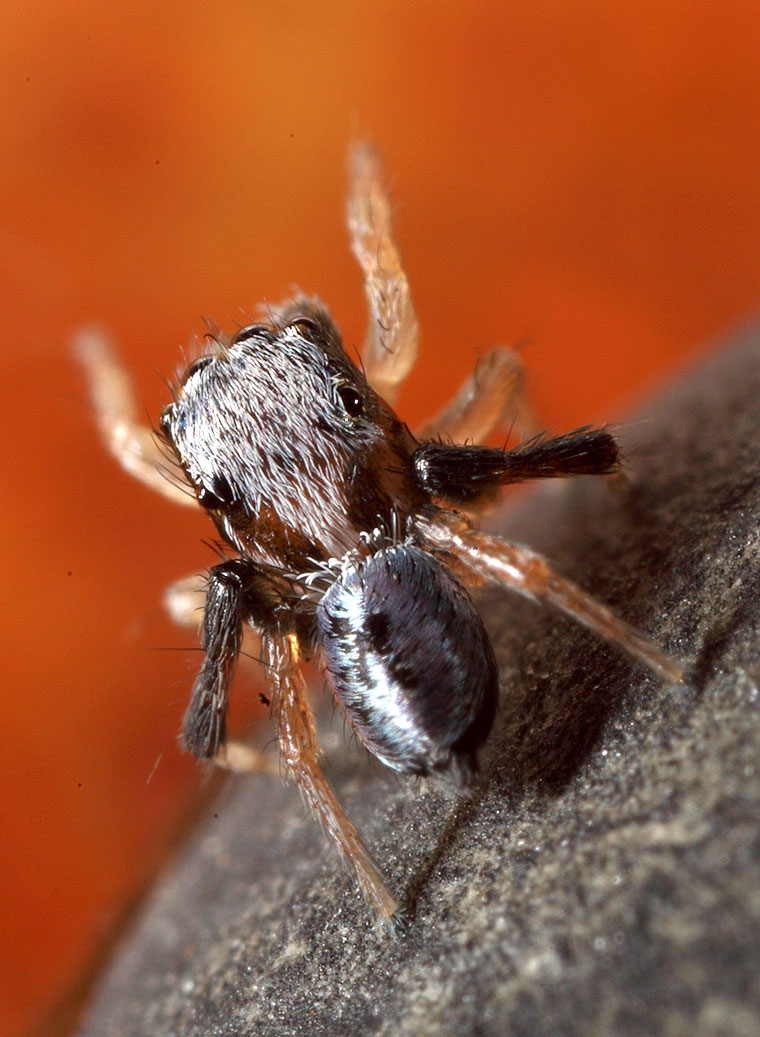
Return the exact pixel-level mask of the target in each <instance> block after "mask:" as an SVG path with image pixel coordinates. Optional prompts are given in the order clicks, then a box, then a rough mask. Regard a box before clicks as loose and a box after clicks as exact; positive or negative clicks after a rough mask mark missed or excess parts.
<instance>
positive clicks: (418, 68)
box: [0, 0, 760, 1034]
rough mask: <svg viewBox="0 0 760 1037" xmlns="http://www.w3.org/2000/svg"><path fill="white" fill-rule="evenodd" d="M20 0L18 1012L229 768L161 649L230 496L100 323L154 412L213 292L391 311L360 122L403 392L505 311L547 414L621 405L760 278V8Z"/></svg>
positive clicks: (2, 203)
mask: <svg viewBox="0 0 760 1037" xmlns="http://www.w3.org/2000/svg"><path fill="white" fill-rule="evenodd" d="M3 14H4V17H3V33H2V39H1V40H0V55H1V61H0V75H1V76H2V91H0V112H1V113H2V114H1V120H2V122H1V125H2V145H1V146H0V175H1V177H2V184H3V190H2V194H1V195H0V209H1V212H2V219H1V223H0V228H1V231H2V233H1V236H0V271H1V272H2V280H3V283H4V285H5V289H4V291H3V297H4V299H5V303H4V304H3V307H4V312H5V318H4V326H5V337H6V347H5V360H4V361H3V374H2V383H1V385H2V390H3V398H2V411H3V425H4V427H5V433H4V435H3V436H2V440H0V451H2V456H1V458H0V461H1V463H2V471H4V472H5V474H6V481H5V487H6V488H5V491H4V493H3V499H2V505H1V506H0V521H1V522H2V536H1V539H0V543H2V550H3V553H4V557H3V560H2V565H3V573H4V579H3V581H2V582H3V595H2V610H3V616H2V623H3V630H4V639H5V640H4V648H3V652H2V670H3V672H2V684H1V685H0V687H1V688H2V696H3V698H2V710H1V712H0V717H2V720H1V721H0V723H2V727H3V731H2V745H3V750H2V755H1V756H0V787H2V789H3V804H4V806H3V814H4V818H3V831H4V833H5V840H6V847H5V849H4V851H3V855H2V859H3V865H2V867H3V872H4V874H3V881H2V884H1V885H0V889H2V894H0V895H2V897H3V903H2V905H0V919H2V921H1V922H0V925H1V926H2V952H1V956H0V1032H1V1033H4V1034H14V1033H22V1032H25V1031H26V1030H27V1029H28V1028H29V1027H31V1026H32V1025H33V1024H35V1023H39V1021H40V1020H41V1019H43V1018H44V1017H46V1013H49V1011H50V1008H51V1005H52V1004H53V1003H54V1002H55V1001H56V1000H57V999H58V998H59V997H60V996H61V995H62V993H63V992H64V991H65V990H66V989H67V987H68V986H69V985H70V984H71V983H72V981H73V980H75V978H76V977H77V976H78V975H80V974H81V972H82V970H83V969H84V968H85V966H86V964H87V962H88V961H90V960H91V959H92V956H93V954H94V953H95V952H96V950H97V948H98V946H100V944H101V943H102V941H103V940H104V939H105V938H106V937H107V935H108V932H109V927H110V926H111V925H112V924H113V921H114V919H115V918H116V917H117V916H118V912H119V906H120V905H122V904H123V903H124V901H125V898H126V897H127V895H128V894H129V892H130V891H131V890H133V889H134V888H135V886H136V884H137V883H138V881H139V880H140V879H141V878H142V877H143V876H144V875H145V874H146V873H147V872H148V871H149V870H150V869H151V868H152V867H153V866H154V864H155V862H156V861H157V860H159V859H160V857H161V854H162V852H163V848H164V847H165V846H166V845H167V842H168V839H169V834H168V833H171V832H172V831H173V830H174V826H176V819H177V817H178V816H179V814H180V812H181V810H182V808H183V807H184V806H186V805H187V804H188V803H189V802H190V801H192V799H193V797H194V796H195V795H196V791H197V787H198V784H199V780H200V779H199V773H198V770H197V768H196V767H195V765H194V764H193V763H192V762H191V761H189V760H187V759H185V758H183V757H182V755H181V754H180V752H179V751H178V749H177V747H176V742H175V737H176V733H177V730H178V726H179V722H180V718H181V715H182V712H183V709H184V703H185V699H186V696H187V691H188V687H189V684H190V682H191V679H192V674H193V671H194V669H195V667H196V666H197V662H198V656H197V653H195V652H193V651H191V650H187V651H180V652H174V651H162V650H161V649H164V648H173V647H182V646H186V647H187V648H188V649H189V648H190V646H192V645H193V644H194V643H195V638H194V635H193V634H192V633H187V632H178V631H176V630H174V629H172V627H171V626H170V625H169V623H168V622H167V621H166V620H165V619H164V618H163V616H162V614H161V606H160V601H161V593H162V589H163V587H164V586H165V585H166V584H167V583H168V582H170V581H171V580H173V579H175V578H177V577H179V576H182V575H184V574H186V573H189V572H192V571H194V570H197V569H199V568H202V567H204V566H205V565H207V564H209V563H210V562H211V561H212V555H211V553H210V551H209V550H208V548H207V547H204V546H203V545H202V544H201V542H200V541H201V539H202V538H203V537H209V536H210V535H211V529H210V526H208V525H207V524H206V523H205V522H204V521H203V519H202V517H201V516H197V517H194V516H193V515H192V514H191V513H189V512H186V511H185V512H183V511H181V510H178V509H172V506H171V505H170V504H168V503H166V502H164V501H162V500H160V499H158V498H157V497H154V496H152V495H151V494H150V492H149V491H147V490H146V489H144V488H143V487H141V486H139V485H137V484H135V483H133V482H131V481H130V480H129V478H128V477H127V476H125V475H123V474H122V473H121V472H120V471H119V470H118V469H117V467H116V466H115V464H114V463H113V462H112V461H111V460H110V459H109V458H108V457H107V456H106V455H105V453H104V451H103V449H102V448H101V446H100V443H99V442H98V440H97V436H96V434H95V431H94V428H93V424H92V420H91V415H90V413H89V408H88V403H87V399H86V392H85V389H84V385H83V381H82V378H81V377H80V374H79V372H78V371H77V370H76V369H75V368H74V366H73V364H72V361H71V357H70V337H71V334H72V332H73V330H74V329H75V328H76V327H77V326H78V325H80V324H82V323H86V322H92V321H99V322H102V323H103V324H104V325H106V326H107V327H108V328H109V329H110V330H111V331H112V332H113V334H114V336H115V337H116V339H117V341H118V342H119V343H120V344H121V347H122V350H123V353H124V356H125V358H126V361H127V363H128V366H129V368H130V370H131V371H132V372H133V373H134V375H135V378H136V381H137V385H138V391H139V395H140V398H141V400H143V401H144V403H145V408H146V413H147V414H148V415H150V416H152V417H153V418H155V416H156V415H157V414H158V412H159V409H160V407H161V405H162V403H163V402H165V401H166V398H167V394H166V390H165V389H164V387H163V384H162V381H161V377H159V375H171V374H172V373H173V372H174V370H175V368H176V366H177V364H178V363H179V362H180V359H181V350H182V347H183V346H184V345H185V343H187V342H188V341H189V338H190V335H191V333H195V332H199V331H201V332H202V330H203V326H202V324H201V321H200V318H201V316H203V315H208V316H211V317H213V318H215V319H216V320H217V321H218V322H219V323H220V324H221V325H222V326H223V327H227V328H231V327H235V326H236V325H237V324H238V323H239V321H240V320H242V319H243V316H244V313H246V312H247V313H250V312H251V310H252V308H253V307H254V305H255V304H257V303H258V302H260V301H262V300H267V299H268V300H274V301H277V300H279V299H280V298H281V297H283V296H284V295H285V294H287V292H288V291H289V290H290V288H291V286H292V285H293V284H298V285H299V286H300V287H301V288H303V289H304V290H307V291H309V292H316V293H318V294H319V295H320V296H321V297H322V298H323V299H324V300H325V301H327V302H328V304H329V305H330V307H331V308H332V311H333V314H334V316H335V317H336V319H337V321H338V323H339V325H340V326H341V328H342V330H343V332H344V336H345V340H346V343H347V344H348V345H349V346H351V345H353V344H356V343H360V342H361V339H362V336H363V330H364V309H363V296H362V291H361V284H360V278H359V275H358V272H357V270H356V269H355V267H354V263H353V260H352V258H351V256H350V254H349V252H348V248H347V239H346V233H345V229H344V225H343V208H344V195H345V156H346V150H347V145H348V142H349V140H350V138H351V137H352V135H354V134H356V133H358V134H359V135H363V136H366V137H369V138H370V139H371V140H373V141H375V142H376V143H377V145H378V146H379V148H380V149H381V151H382V153H383V154H384V156H385V160H386V165H387V169H388V173H389V177H390V180H391V182H392V184H393V190H394V200H395V203H396V227H397V233H398V237H399V239H400V242H401V246H402V250H403V253H404V256H405V260H406V265H407V268H408V272H409V276H410V278H411V282H412V287H413V291H414V297H415V301H416V305H417V309H418V313H419V317H420V324H421V328H422V342H421V357H420V364H419V368H418V369H417V371H416V372H415V373H414V374H413V375H412V377H411V378H410V380H409V383H408V384H407V386H406V387H405V389H404V392H403V394H402V397H401V401H400V405H399V410H400V411H401V413H402V414H403V415H404V417H406V418H407V419H408V420H410V421H411V422H412V423H413V422H415V421H418V420H420V419H421V418H423V417H424V416H426V415H427V414H429V413H430V412H432V411H434V410H435V409H436V408H437V407H438V406H439V405H440V404H441V403H442V402H443V401H445V400H446V399H447V398H448V396H450V394H451V393H452V392H453V391H454V390H455V388H456V387H457V385H458V384H459V383H460V382H461V380H462V379H463V378H464V376H465V375H466V374H467V373H468V372H469V371H470V370H471V369H472V367H473V364H474V362H475V360H476V358H477V356H478V355H479V353H481V352H482V351H483V350H484V349H485V348H487V347H488V346H489V345H492V344H495V343H497V342H505V343H516V342H521V341H526V340H527V342H528V344H527V345H526V347H525V349H524V357H525V360H526V363H527V366H528V372H529V387H530V390H531V393H532V395H533V398H534V400H535V401H536V405H537V407H538V409H539V412H540V413H541V414H542V415H543V417H544V418H545V420H546V423H547V426H548V427H550V428H552V429H554V430H562V429H565V428H568V427H573V426H576V425H579V424H583V423H586V422H589V421H604V420H607V419H610V418H615V417H619V416H620V414H621V413H622V412H623V408H624V407H625V406H627V405H629V404H630V403H631V402H633V401H634V400H635V398H636V397H638V396H640V395H641V394H642V393H643V392H644V391H645V390H646V388H647V387H648V386H651V385H653V384H656V383H657V382H659V381H660V380H662V379H663V378H664V377H665V375H666V374H667V373H669V372H672V371H674V370H676V369H678V368H679V367H680V366H682V365H683V364H684V363H685V361H686V360H687V358H689V357H690V356H691V355H693V354H694V353H695V351H696V350H698V349H699V348H700V347H701V346H702V345H703V344H704V343H705V342H707V341H709V340H710V339H711V338H713V337H714V336H717V335H720V334H721V333H722V332H724V331H725V330H726V329H730V328H731V326H734V325H736V324H737V323H738V322H740V321H741V320H743V319H745V318H747V317H748V316H749V315H751V314H752V312H753V311H754V310H755V309H756V307H757V305H758V302H759V301H760V250H759V248H758V243H760V182H759V180H760V178H759V175H758V170H760V103H758V102H759V101H760V62H759V61H758V58H757V45H758V39H760V6H759V5H758V3H756V2H751V3H741V2H735V3H732V4H730V5H725V4H724V3H717V2H714V3H713V2H701V3H697V4H694V3H693V2H680V0H659V2H657V3H651V4H647V3H644V4H638V5H635V4H634V5H632V4H630V3H628V2H626V3H622V2H620V3H609V2H608V0H586V2H585V3H582V4H572V3H568V2H566V0H555V2H554V3H551V2H549V3H545V4H541V5H536V4H534V3H533V2H528V0H512V2H509V3H505V2H502V3H477V2H475V3H469V4H463V3H460V4H458V3H445V2H438V3H431V2H418V3H413V4H412V3H408V2H398V0H395V2H386V3H383V4H368V3H362V2H357V0H351V2H343V0H336V2H333V3H330V4H321V5H320V4H317V3H313V4H308V3H299V2H291V3H255V4H254V3H251V4H242V3H229V4H224V3H208V4H198V5H187V4H184V3H178V2H176V0H166V2H164V3H163V4H160V5H159V4H156V3H154V2H151V3H148V2H146V0H132V3H131V4H130V5H128V7H127V6H125V5H118V7H117V5H115V4H112V3H108V2H106V3H103V2H102V0H99V2H97V3H96V2H94V0H79V2H77V0H73V2H72V0H67V2H66V3H57V2H55V0H49V2H48V3H46V4H43V5H31V4H28V3H23V4H22V3H20V2H18V0H6V3H5V4H4V5H3ZM664 449H667V445H665V446H664ZM242 697H243V699H246V698H247V699H248V700H249V701H250V702H253V701H255V699H256V688H255V687H252V686H249V687H246V688H245V689H244V690H243V692H242ZM157 760H158V761H159V762H158V765H157V766H155V767H154V765H155V764H156V761H157ZM148 779H150V780H148ZM188 910H192V905H188ZM63 1019H64V1016H63V1015H62V1014H60V1013H58V1014H56V1013H55V1012H54V1013H53V1015H52V1016H51V1015H49V1014H48V1015H47V1023H45V1024H44V1026H43V1027H42V1029H40V1030H38V1031H37V1032H43V1031H44V1032H50V1033H53V1032H58V1029H59V1028H60V1027H62V1026H63V1022H62V1020H63Z"/></svg>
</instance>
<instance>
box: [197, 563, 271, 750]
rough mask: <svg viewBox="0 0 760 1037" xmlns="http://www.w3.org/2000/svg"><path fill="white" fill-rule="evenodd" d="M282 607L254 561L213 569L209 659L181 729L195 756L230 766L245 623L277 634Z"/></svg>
mask: <svg viewBox="0 0 760 1037" xmlns="http://www.w3.org/2000/svg"><path fill="white" fill-rule="evenodd" d="M280 606H281V596H280V595H279V593H278V591H277V589H276V588H275V587H274V585H273V584H272V582H271V580H269V579H267V577H265V576H263V575H262V574H261V573H260V572H259V570H258V569H257V568H256V566H255V565H254V564H253V563H252V562H249V561H247V560H246V559H244V558H234V559H230V560H229V561H226V562H221V563H220V564H219V565H215V566H214V567H213V568H212V569H209V572H208V579H207V581H206V598H205V604H204V611H203V625H202V630H201V646H202V648H203V651H204V653H205V656H204V659H203V665H202V666H201V669H200V672H199V674H198V676H197V677H196V679H195V683H194V684H193V690H192V694H191V697H190V705H189V706H188V708H187V712H186V713H185V718H184V721H183V724H182V740H183V742H184V745H185V748H186V749H188V750H189V751H190V752H191V753H193V755H195V756H198V757H200V758H201V759H209V758H211V757H217V759H218V762H219V763H221V764H222V765H224V766H229V765H230V761H229V760H228V759H227V757H226V755H225V752H224V750H225V745H226V740H227V731H226V721H227V710H228V705H229V690H230V685H231V683H232V677H233V674H234V672H235V666H236V665H237V661H238V656H239V655H240V649H241V645H242V641H243V623H244V622H245V623H249V624H252V625H254V626H255V627H257V628H258V629H260V630H261V629H267V630H272V629H274V628H276V627H277V625H278V610H279V608H280Z"/></svg>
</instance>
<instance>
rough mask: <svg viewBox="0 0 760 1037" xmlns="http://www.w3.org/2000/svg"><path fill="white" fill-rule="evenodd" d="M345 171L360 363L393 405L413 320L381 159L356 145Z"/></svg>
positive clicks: (409, 356)
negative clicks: (357, 276) (360, 298)
mask: <svg viewBox="0 0 760 1037" xmlns="http://www.w3.org/2000/svg"><path fill="white" fill-rule="evenodd" d="M350 170H351V185H350V190H349V197H348V230H349V234H350V236H351V247H352V249H353V252H354V255H355V256H356V258H357V260H358V261H359V266H360V267H361V269H362V273H363V275H364V291H365V294H366V296H367V304H368V307H369V329H368V333H367V341H366V344H365V347H364V365H365V369H366V372H367V378H368V379H369V381H370V384H371V385H372V387H373V388H374V389H375V390H376V391H377V392H378V393H379V394H380V396H382V397H383V398H384V399H386V400H387V401H388V402H389V403H393V402H394V400H395V398H396V394H397V391H398V388H399V386H400V384H401V383H402V382H403V380H404V378H406V376H407V374H408V373H409V371H410V370H411V368H412V366H413V365H414V361H415V359H416V357H417V317H416V315H415V312H414V307H413V305H412V300H411V295H410V293H409V282H408V281H407V278H406V274H405V273H404V270H403V268H402V266H401V257H400V255H399V252H398V249H397V247H396V244H395V242H394V240H393V234H392V231H391V207H390V203H389V201H388V195H387V193H386V191H385V188H384V186H383V174H382V164H381V162H380V158H379V156H378V155H377V153H376V152H375V151H374V149H373V148H371V147H370V146H369V145H367V144H356V145H354V147H353V149H352V151H351V155H350Z"/></svg>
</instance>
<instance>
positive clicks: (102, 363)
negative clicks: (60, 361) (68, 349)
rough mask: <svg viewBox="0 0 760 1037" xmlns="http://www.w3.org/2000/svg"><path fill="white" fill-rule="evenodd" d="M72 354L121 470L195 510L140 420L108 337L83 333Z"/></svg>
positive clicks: (91, 330)
mask: <svg viewBox="0 0 760 1037" xmlns="http://www.w3.org/2000/svg"><path fill="white" fill-rule="evenodd" d="M74 353H75V356H76V357H77V359H78V360H79V362H80V364H81V365H82V367H83V368H84V371H85V374H86V376H87V380H88V382H89V387H90V396H91V399H92V404H93V407H94V408H95V415H96V417H97V422H98V426H99V428H100V435H101V437H102V439H103V442H104V443H105V445H106V446H107V447H108V449H109V450H110V452H111V453H112V454H113V456H114V457H115V458H116V460H117V461H118V462H119V464H120V465H121V467H122V468H123V469H124V470H125V471H127V472H129V474H130V475H133V476H134V477H135V478H136V479H139V480H140V482H142V483H145V485H146V486H149V487H150V488H151V490H155V491H156V492H157V493H160V494H162V495H163V496H164V497H168V498H169V500H172V501H174V503H175V504H183V505H185V506H186V507H195V506H196V500H195V494H194V493H193V492H192V490H191V488H190V486H189V485H188V484H187V483H186V482H185V480H184V476H183V475H182V472H181V469H179V468H178V467H177V466H176V465H174V464H172V462H171V461H170V460H169V459H168V456H167V455H165V454H164V453H163V452H162V450H161V446H160V441H159V440H158V438H157V437H156V435H155V434H154V433H153V430H152V429H150V428H149V427H148V426H147V425H144V424H142V422H141V421H140V420H139V417H138V406H137V401H136V400H135V393H134V388H133V386H132V383H131V380H130V378H129V376H128V375H127V373H126V371H125V370H124V368H123V367H122V366H121V364H120V363H119V361H118V359H117V358H116V353H115V351H114V348H113V346H112V344H111V342H110V341H109V339H108V338H107V337H106V335H105V334H104V333H103V332H102V331H100V330H99V329H97V328H83V329H82V330H81V331H80V332H79V333H78V335H77V336H76V339H75V341H74Z"/></svg>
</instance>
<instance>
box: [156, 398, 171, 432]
mask: <svg viewBox="0 0 760 1037" xmlns="http://www.w3.org/2000/svg"><path fill="white" fill-rule="evenodd" d="M173 418H174V404H173V403H169V404H167V406H166V407H164V409H163V410H162V411H161V417H160V418H159V419H158V427H159V428H160V429H161V432H162V433H163V435H164V436H166V438H167V439H171V438H172V432H171V425H172V420H173Z"/></svg>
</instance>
